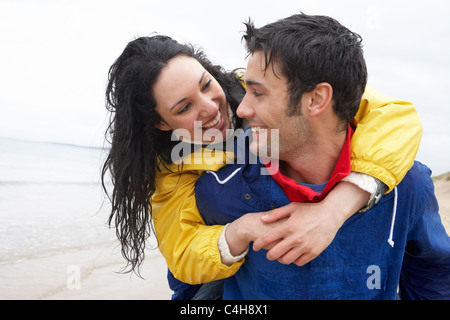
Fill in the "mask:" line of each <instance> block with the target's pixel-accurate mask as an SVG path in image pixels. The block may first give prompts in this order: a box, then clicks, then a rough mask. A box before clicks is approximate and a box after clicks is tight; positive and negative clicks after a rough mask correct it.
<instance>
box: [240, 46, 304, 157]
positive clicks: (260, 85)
mask: <svg viewBox="0 0 450 320" xmlns="http://www.w3.org/2000/svg"><path fill="white" fill-rule="evenodd" d="M264 62H265V58H264V53H263V52H262V51H256V52H255V53H254V54H252V55H251V56H250V57H249V60H248V65H247V71H246V73H245V77H244V81H245V84H246V86H247V93H246V95H245V97H244V99H243V100H242V102H241V104H240V105H239V108H238V110H237V114H238V116H239V117H241V118H246V119H247V120H248V121H249V125H250V126H251V127H252V130H253V142H252V143H251V145H250V150H251V152H252V153H254V154H257V155H259V156H264V155H265V154H266V153H265V150H267V152H268V155H269V156H270V155H271V153H272V158H274V156H273V154H275V157H276V152H275V151H274V150H273V148H278V152H279V157H278V158H279V159H280V160H285V158H286V157H292V156H293V155H294V154H295V153H298V152H302V147H303V152H304V151H305V150H304V147H305V146H307V144H308V143H310V141H311V137H312V131H311V126H310V124H309V121H308V119H307V118H306V117H304V116H303V115H302V114H297V115H294V116H289V115H288V106H289V98H290V96H289V92H288V86H287V81H286V78H285V77H284V76H283V75H282V73H281V71H280V70H279V68H278V66H277V65H272V64H271V65H269V67H268V68H267V70H264V66H265V64H264ZM303 103H307V95H305V94H304V95H303V97H302V104H303ZM298 108H301V105H299V106H298ZM275 130H279V131H278V134H279V141H278V143H276V141H271V140H274V139H273V137H274V136H276V135H275ZM271 137H272V139H271ZM293 152H294V153H293Z"/></svg>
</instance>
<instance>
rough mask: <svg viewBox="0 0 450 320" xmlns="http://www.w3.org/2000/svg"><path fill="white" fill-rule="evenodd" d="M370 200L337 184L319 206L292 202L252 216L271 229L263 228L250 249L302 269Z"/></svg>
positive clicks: (349, 185) (354, 189)
mask: <svg viewBox="0 0 450 320" xmlns="http://www.w3.org/2000/svg"><path fill="white" fill-rule="evenodd" d="M369 198H370V194H369V193H368V192H366V191H364V190H362V189H360V188H358V187H357V186H356V185H354V184H352V183H348V182H340V183H339V184H338V185H337V186H336V187H335V188H334V189H333V190H332V191H331V192H330V193H329V194H328V196H327V197H326V198H325V199H324V200H322V202H320V203H317V204H306V203H291V204H289V205H287V206H285V207H282V208H278V209H275V210H272V211H269V212H267V213H265V214H261V213H258V214H255V215H258V216H259V217H260V219H261V222H263V223H264V224H266V225H267V226H272V227H273V228H270V230H267V226H266V227H265V228H264V229H265V230H267V232H264V234H263V235H262V236H260V237H258V238H257V239H256V240H255V241H254V244H253V249H254V250H255V251H259V250H261V249H266V250H269V251H268V253H267V259H269V260H278V261H279V262H280V263H283V264H291V263H295V264H296V265H298V266H303V265H305V264H306V263H308V262H310V261H311V260H313V259H315V258H316V257H317V256H319V255H320V254H321V253H322V252H323V251H324V250H325V249H326V248H327V247H328V246H329V245H330V244H331V242H332V241H333V239H334V237H335V236H336V233H337V232H338V230H339V229H340V227H341V226H342V225H343V224H344V222H345V221H346V220H347V219H348V218H349V217H351V216H352V215H353V214H354V213H355V212H357V211H358V210H360V209H361V208H362V207H364V206H365V205H366V204H367V202H368V201H369ZM244 217H245V216H244ZM280 219H282V220H281V221H280ZM253 223H254V222H253ZM274 223H278V225H277V226H274ZM255 224H256V223H255Z"/></svg>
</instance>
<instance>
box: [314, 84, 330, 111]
mask: <svg viewBox="0 0 450 320" xmlns="http://www.w3.org/2000/svg"><path fill="white" fill-rule="evenodd" d="M332 100H333V87H332V86H331V85H330V84H329V83H326V82H322V83H319V84H318V85H317V86H316V88H315V89H314V90H313V91H312V96H311V104H310V106H309V111H310V115H311V116H317V115H319V114H321V113H322V112H323V111H325V110H326V109H327V107H328V106H330V105H331V102H332Z"/></svg>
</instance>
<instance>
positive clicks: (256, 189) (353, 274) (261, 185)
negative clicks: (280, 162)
mask: <svg viewBox="0 0 450 320" xmlns="http://www.w3.org/2000/svg"><path fill="white" fill-rule="evenodd" d="M262 167H263V165H262V164H261V163H258V164H254V165H249V164H248V163H247V164H241V165H238V164H235V165H229V166H227V167H225V168H223V169H221V170H220V171H219V172H217V173H214V174H204V175H203V176H202V177H201V178H199V179H198V181H197V184H196V188H195V193H196V200H197V206H198V208H199V210H200V212H201V214H202V216H203V218H204V220H205V222H206V224H209V225H215V224H226V223H229V222H232V221H234V220H235V219H237V218H239V217H240V216H242V215H243V214H246V213H248V212H264V211H268V210H271V209H273V208H274V207H281V206H284V205H287V204H289V200H288V199H287V197H286V195H285V194H284V192H283V190H282V189H281V188H280V187H279V185H278V184H277V183H276V182H275V181H274V180H273V178H272V177H271V176H268V175H261V174H260V173H261V171H260V170H261V168H262ZM238 168H241V169H240V170H239V171H237V172H236V170H237V169H238ZM233 174H234V175H233ZM430 174H431V171H430V169H428V168H427V167H426V166H424V165H423V164H421V163H418V162H416V163H415V164H414V166H413V167H412V169H411V170H410V171H409V172H408V174H407V175H406V177H405V178H404V179H403V181H402V182H401V183H400V184H399V185H398V186H397V188H396V190H395V191H394V192H391V193H389V194H388V195H385V196H384V197H383V198H382V199H381V200H380V202H379V203H378V205H376V206H375V207H374V208H373V209H372V210H370V211H368V212H366V213H357V214H355V215H354V216H353V217H351V218H350V219H349V220H347V221H346V222H345V223H344V225H343V226H342V227H341V229H340V230H339V232H338V233H337V235H336V237H335V239H334V241H333V242H332V243H331V245H330V246H329V247H328V248H327V249H326V250H325V251H324V252H323V253H322V254H321V255H320V256H319V257H317V258H316V259H315V260H313V261H311V262H310V263H308V264H307V265H305V266H303V267H298V266H296V265H283V264H280V263H278V262H277V261H268V260H267V259H266V251H265V250H261V251H259V252H255V251H253V250H252V249H251V248H250V251H249V253H248V255H247V256H246V261H245V262H244V264H243V265H242V267H241V268H240V269H239V271H238V272H237V273H236V274H235V275H234V276H233V277H230V278H228V279H226V280H225V289H224V299H255V300H256V299H286V300H287V299H395V298H396V295H397V288H398V287H399V288H400V295H401V298H402V299H450V238H449V237H448V235H447V234H446V232H445V229H444V227H443V225H442V223H441V220H440V216H439V207H438V203H437V200H436V197H435V195H434V185H433V181H432V180H431V178H430ZM232 175H233V176H232ZM230 176H232V178H231V179H229V180H228V181H227V182H226V183H223V181H225V179H226V178H228V177H230ZM391 230H392V231H391Z"/></svg>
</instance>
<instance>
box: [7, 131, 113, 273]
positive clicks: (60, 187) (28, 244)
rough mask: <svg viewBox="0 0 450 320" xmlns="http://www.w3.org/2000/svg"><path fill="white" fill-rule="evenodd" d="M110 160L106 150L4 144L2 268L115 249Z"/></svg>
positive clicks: (19, 141)
mask: <svg viewBox="0 0 450 320" xmlns="http://www.w3.org/2000/svg"><path fill="white" fill-rule="evenodd" d="M105 157H106V152H105V151H104V149H103V148H92V147H82V146H75V145H69V144H61V143H52V142H34V141H23V140H14V139H8V138H0V220H1V223H0V265H5V264H12V263H18V262H21V261H24V260H29V259H35V258H40V257H46V256H51V255H55V254H59V253H64V252H67V251H69V250H76V249H79V248H82V247H83V248H89V247H94V246H98V245H103V244H109V245H111V244H112V243H114V241H115V232H114V230H111V229H110V228H109V227H108V226H107V223H106V222H107V218H108V214H109V208H110V205H109V201H108V199H107V198H106V196H105V194H104V192H103V189H102V185H101V166H102V163H103V161H104V159H105ZM0 272H1V271H0ZM0 276H1V274H0Z"/></svg>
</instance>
